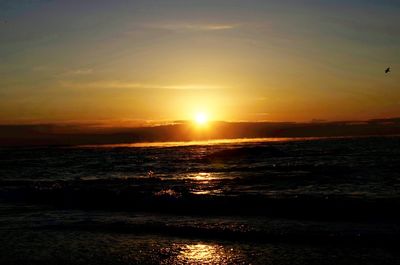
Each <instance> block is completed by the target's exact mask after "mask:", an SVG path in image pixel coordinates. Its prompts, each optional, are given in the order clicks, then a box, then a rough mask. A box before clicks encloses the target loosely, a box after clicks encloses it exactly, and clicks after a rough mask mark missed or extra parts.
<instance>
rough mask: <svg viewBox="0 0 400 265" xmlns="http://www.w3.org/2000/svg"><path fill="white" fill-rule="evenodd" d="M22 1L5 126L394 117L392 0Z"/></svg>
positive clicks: (2, 82) (8, 6) (3, 49)
mask: <svg viewBox="0 0 400 265" xmlns="http://www.w3.org/2000/svg"><path fill="white" fill-rule="evenodd" d="M16 2H17V1H5V2H4V3H3V4H2V5H3V6H1V8H0V10H1V11H0V19H3V21H7V23H2V24H0V123H39V122H50V123H51V122H71V121H73V122H81V123H85V122H102V123H109V124H121V123H122V124H124V123H135V124H147V123H165V122H170V121H175V120H187V119H193V118H194V117H195V116H196V115H197V113H199V112H203V113H205V114H206V115H207V116H208V118H209V119H210V120H227V121H309V120H312V119H323V120H362V119H371V118H384V117H395V116H400V89H399V85H398V84H399V83H400V75H399V72H400V71H399V70H400V61H399V58H400V49H399V47H400V34H399V33H400V17H399V16H398V14H399V11H400V4H396V3H394V2H393V1H376V2H374V1H370V2H368V3H365V1H356V0H351V1H334V2H335V3H333V1H329V2H328V1H304V2H303V3H301V4H300V3H299V1H255V0H254V1H253V0H252V1H238V0H233V1H228V0H225V1H223V0H221V1H217V2H215V1H207V0H206V1H195V0H189V1H178V0H171V1H144V0H143V1H122V0H121V1H120V0H117V1H96V2H94V1H93V2H90V3H88V2H87V3H82V1H74V0H72V1H41V0H36V1H18V3H16ZM388 66H391V67H392V69H393V70H392V72H391V73H390V74H387V75H385V73H384V70H385V69H386V67H388Z"/></svg>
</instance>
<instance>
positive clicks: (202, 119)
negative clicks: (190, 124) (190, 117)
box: [194, 112, 208, 125]
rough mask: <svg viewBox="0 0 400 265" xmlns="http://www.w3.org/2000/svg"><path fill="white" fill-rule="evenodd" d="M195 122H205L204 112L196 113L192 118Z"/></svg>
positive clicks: (200, 123)
mask: <svg viewBox="0 0 400 265" xmlns="http://www.w3.org/2000/svg"><path fill="white" fill-rule="evenodd" d="M194 120H195V121H196V123H197V124H199V125H203V124H206V123H207V120H208V119H207V115H206V114H205V113H204V112H199V113H197V114H196V117H195V119H194Z"/></svg>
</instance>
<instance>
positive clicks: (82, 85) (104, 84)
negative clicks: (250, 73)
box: [60, 81, 225, 90]
mask: <svg viewBox="0 0 400 265" xmlns="http://www.w3.org/2000/svg"><path fill="white" fill-rule="evenodd" d="M60 83H61V85H62V86H63V87H67V88H76V89H96V88H102V89H167V90H214V89H223V88H225V87H223V86H217V85H207V84H188V85H159V84H144V83H135V82H125V81H99V82H69V81H62V82H60Z"/></svg>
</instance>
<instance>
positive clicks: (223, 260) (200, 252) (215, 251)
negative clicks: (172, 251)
mask: <svg viewBox="0 0 400 265" xmlns="http://www.w3.org/2000/svg"><path fill="white" fill-rule="evenodd" d="M232 257H233V249H225V248H224V247H223V246H220V245H214V244H212V245H211V244H187V245H183V246H181V248H180V251H179V252H178V255H177V256H176V257H175V259H174V261H173V263H172V264H228V263H229V262H230V261H232Z"/></svg>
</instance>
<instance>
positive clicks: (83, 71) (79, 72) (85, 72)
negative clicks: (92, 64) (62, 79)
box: [65, 69, 93, 75]
mask: <svg viewBox="0 0 400 265" xmlns="http://www.w3.org/2000/svg"><path fill="white" fill-rule="evenodd" d="M92 73H93V69H75V70H71V71H68V72H66V73H65V74H66V75H89V74H92Z"/></svg>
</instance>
